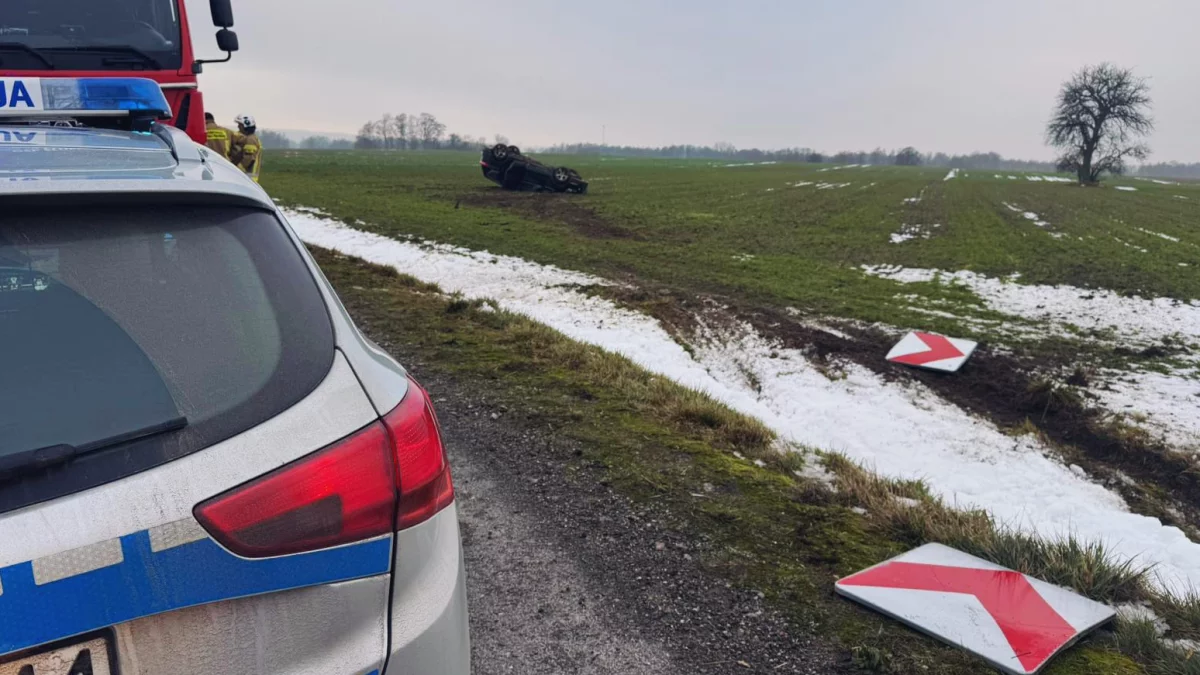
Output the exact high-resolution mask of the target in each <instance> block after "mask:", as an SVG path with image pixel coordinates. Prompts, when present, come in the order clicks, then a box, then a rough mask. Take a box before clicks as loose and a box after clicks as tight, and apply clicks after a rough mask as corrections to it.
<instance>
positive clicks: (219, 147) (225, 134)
mask: <svg viewBox="0 0 1200 675" xmlns="http://www.w3.org/2000/svg"><path fill="white" fill-rule="evenodd" d="M204 126H205V128H206V129H207V130H208V142H207V143H205V145H207V146H208V149H209V150H212V151H213V152H215V153H217V154H218V155H220V156H222V157H224V158H225V159H229V147H230V145H231V144H232V143H233V132H232V131H230V130H228V129H226V128H225V127H223V126H221V125H219V124H217V118H215V117H213V114H212V113H207V112H206V113H204Z"/></svg>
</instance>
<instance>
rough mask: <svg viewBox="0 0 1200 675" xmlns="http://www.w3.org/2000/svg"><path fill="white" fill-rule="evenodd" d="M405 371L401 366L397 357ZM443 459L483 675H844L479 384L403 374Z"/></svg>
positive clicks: (681, 538) (834, 656)
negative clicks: (433, 419)
mask: <svg viewBox="0 0 1200 675" xmlns="http://www.w3.org/2000/svg"><path fill="white" fill-rule="evenodd" d="M398 356H400V357H401V358H403V357H404V356H405V355H403V354H400V355H398ZM406 363H407V364H408V365H409V366H410V367H412V368H413V370H414V372H415V373H416V374H417V375H418V376H419V377H421V378H422V381H423V384H425V386H426V387H427V388H428V389H429V390H430V392H431V393H432V395H433V397H434V399H435V401H436V405H437V407H438V412H439V416H440V418H441V420H442V425H443V427H444V433H445V436H446V441H447V444H448V447H449V448H450V452H451V461H452V463H453V469H454V478H455V485H456V489H457V495H458V504H459V509H460V517H461V519H462V523H463V538H464V546H465V550H466V559H467V573H468V585H469V592H470V602H471V614H472V618H471V629H472V639H473V651H474V664H475V672H476V674H477V675H493V674H500V673H523V674H529V675H536V674H541V673H546V674H550V673H555V674H558V673H586V674H594V675H603V674H609V673H611V674H614V675H615V674H618V673H621V674H625V673H639V674H659V673H662V674H674V673H679V674H681V675H682V674H684V673H687V674H689V675H695V674H700V673H814V674H815V673H820V674H822V675H824V674H828V673H837V672H842V671H843V669H845V668H846V667H847V666H846V663H845V657H844V655H842V654H839V653H838V652H837V651H835V650H834V649H833V647H832V646H830V645H828V644H823V643H821V642H819V641H815V640H813V639H812V638H808V637H805V636H801V635H798V634H796V632H795V631H794V630H789V629H788V627H787V625H786V624H785V623H784V621H783V620H782V618H781V617H780V616H778V615H777V614H776V613H774V612H772V611H771V610H769V609H767V608H766V607H764V605H763V603H762V600H761V598H760V596H759V595H758V594H757V593H754V592H752V591H743V590H735V589H731V588H729V587H727V585H726V584H725V583H724V582H723V581H719V580H717V579H715V578H712V577H711V576H709V575H707V574H705V573H704V571H703V570H702V569H701V568H700V566H699V565H698V564H697V563H696V562H695V560H694V557H693V555H692V553H691V551H694V550H695V548H696V542H693V541H689V539H688V538H687V537H686V536H685V535H683V534H680V533H673V532H670V531H667V529H666V528H665V527H664V526H663V525H662V524H661V523H660V522H659V521H658V520H657V519H656V517H655V514H653V513H647V512H644V511H640V510H637V509H635V508H633V507H632V506H631V505H630V504H629V503H628V502H627V501H626V500H624V499H623V498H621V497H619V496H618V495H615V494H614V493H613V492H612V491H611V490H609V489H608V488H607V487H606V486H604V485H603V484H602V478H601V476H600V474H599V471H597V470H592V469H589V468H587V467H584V468H579V467H578V466H577V465H578V462H573V461H572V460H573V459H574V458H575V456H576V449H575V448H573V447H571V445H570V443H569V442H566V441H563V440H561V439H558V438H555V434H554V433H553V432H552V431H551V430H549V429H546V428H545V424H544V421H543V422H542V423H541V425H542V428H540V429H539V428H537V425H535V424H534V423H533V422H531V421H529V420H526V419H523V416H522V415H521V414H520V412H519V411H509V410H504V409H501V408H500V407H497V406H494V405H492V404H491V403H489V401H488V400H487V399H486V396H485V395H484V394H481V393H480V392H481V391H485V389H483V387H485V386H486V385H483V384H482V383H478V382H460V381H455V380H453V379H450V378H447V377H439V376H437V375H434V374H431V373H429V372H424V371H423V370H422V369H421V367H420V364H419V363H412V362H411V361H408V362H406Z"/></svg>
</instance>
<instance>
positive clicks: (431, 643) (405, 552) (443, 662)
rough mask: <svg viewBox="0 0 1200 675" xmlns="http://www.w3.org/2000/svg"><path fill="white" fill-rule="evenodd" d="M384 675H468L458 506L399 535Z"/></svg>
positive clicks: (469, 641) (468, 648)
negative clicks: (389, 634) (389, 650)
mask: <svg viewBox="0 0 1200 675" xmlns="http://www.w3.org/2000/svg"><path fill="white" fill-rule="evenodd" d="M392 569H393V570H395V572H394V578H393V586H392V619H391V656H390V658H389V659H388V665H387V669H386V670H385V671H384V675H469V674H470V672H471V639H470V631H469V627H468V622H467V586H466V568H465V566H464V564H463V555H462V543H461V541H460V540H459V533H458V508H457V505H455V504H452V505H451V506H449V507H447V508H445V509H443V510H442V511H441V512H440V513H438V514H437V515H436V516H434V517H433V518H430V519H429V520H427V521H425V522H424V523H421V524H420V525H418V526H416V527H413V528H410V529H407V530H405V531H403V532H401V533H399V534H398V535H396V552H395V560H394V561H393V566H392Z"/></svg>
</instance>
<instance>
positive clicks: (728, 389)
mask: <svg viewBox="0 0 1200 675" xmlns="http://www.w3.org/2000/svg"><path fill="white" fill-rule="evenodd" d="M287 217H288V219H289V221H290V222H291V224H292V227H293V228H294V229H295V230H296V232H297V233H298V234H299V235H300V237H301V238H302V239H303V240H304V241H306V242H308V243H310V244H314V245H317V246H322V247H325V248H330V249H334V250H337V251H339V252H341V253H344V254H347V255H353V256H357V257H361V258H364V259H366V260H368V261H370V262H374V263H377V264H383V265H390V266H393V267H395V268H396V269H397V270H399V271H401V272H403V273H406V274H410V275H412V276H415V277H417V278H419V279H421V280H423V281H426V282H431V283H435V284H438V285H439V286H441V288H442V289H443V290H445V291H447V292H459V293H462V294H463V295H465V296H466V297H469V298H490V299H492V300H495V301H496V302H498V303H499V305H500V306H501V307H503V308H504V309H506V310H509V311H513V312H517V313H520V314H524V315H527V316H529V317H531V318H533V319H535V320H537V321H540V322H542V323H545V324H547V325H549V326H551V327H553V328H555V329H557V330H559V331H562V332H563V333H564V334H566V335H568V336H570V337H572V338H574V339H576V340H580V341H583V342H587V343H590V344H594V345H598V346H600V347H603V348H605V349H608V350H611V351H613V352H616V353H620V354H623V355H625V356H627V357H629V358H630V359H632V360H633V361H635V362H637V363H638V364H640V365H641V366H642V367H644V368H646V369H648V370H650V371H652V372H655V373H657V374H660V375H662V376H666V377H670V378H672V379H673V380H675V381H677V382H679V383H680V384H683V385H685V386H688V387H692V388H695V389H698V390H701V391H705V392H707V393H709V394H710V395H712V396H713V397H715V398H717V399H719V400H721V401H722V402H724V403H726V404H728V405H730V406H731V407H733V408H735V409H737V410H740V411H742V412H744V413H746V414H749V415H753V416H755V417H758V418H759V419H761V420H763V421H764V422H766V423H767V424H768V425H770V426H771V427H772V428H774V429H775V430H776V431H777V432H779V433H780V434H781V435H782V436H783V437H785V438H787V439H790V440H793V441H796V442H799V443H803V444H805V445H808V446H811V447H817V448H823V449H827V450H837V451H840V452H843V453H846V454H847V455H848V456H850V457H851V458H853V459H855V460H857V461H859V462H861V463H863V464H864V465H866V466H868V467H871V468H873V469H874V470H876V471H879V472H880V473H882V474H884V475H888V476H895V477H903V478H921V479H924V480H926V481H928V483H929V484H930V486H931V487H932V489H933V490H934V491H935V492H936V493H937V494H939V495H940V496H942V497H944V498H945V499H947V500H948V501H949V502H950V503H952V504H956V505H958V506H960V507H970V506H974V507H979V508H984V509H987V510H989V511H990V512H992V513H993V514H994V515H995V516H996V517H997V518H999V519H1001V520H1002V521H1005V522H1007V523H1010V524H1012V525H1014V526H1018V527H1021V528H1023V529H1025V530H1026V531H1031V532H1037V533H1040V534H1043V535H1046V536H1058V535H1064V534H1066V533H1068V532H1071V533H1074V534H1076V535H1078V536H1081V537H1083V538H1086V539H1092V540H1095V539H1103V540H1105V541H1107V542H1109V544H1111V546H1112V547H1113V550H1114V551H1115V552H1117V553H1118V554H1120V555H1124V556H1127V557H1130V558H1133V559H1135V560H1137V561H1139V562H1143V563H1151V562H1152V563H1157V565H1158V567H1157V572H1158V574H1159V575H1160V579H1161V580H1162V582H1163V583H1164V584H1167V585H1171V586H1174V587H1177V586H1179V585H1180V584H1191V585H1193V586H1197V587H1200V545H1196V544H1194V543H1192V542H1191V541H1189V540H1188V539H1187V537H1185V536H1184V535H1183V533H1182V532H1180V531H1179V530H1178V529H1177V528H1174V527H1166V526H1163V525H1162V523H1160V522H1159V521H1158V520H1157V519H1155V518H1150V517H1146V516H1140V515H1137V514H1133V513H1130V512H1129V511H1128V508H1127V506H1126V505H1125V503H1124V502H1123V500H1122V499H1121V498H1120V497H1119V496H1117V495H1116V494H1114V493H1112V492H1109V491H1108V490H1106V489H1104V488H1103V487H1101V486H1099V485H1097V484H1095V483H1091V482H1089V481H1087V480H1086V479H1085V478H1083V477H1081V476H1080V475H1078V474H1077V473H1075V472H1072V471H1071V470H1070V469H1068V468H1067V467H1065V466H1063V465H1061V464H1059V463H1057V462H1055V461H1053V460H1051V459H1048V458H1047V456H1046V455H1047V454H1048V453H1047V452H1046V448H1044V447H1042V446H1041V445H1040V444H1039V442H1038V441H1037V440H1036V439H1035V438H1033V437H1031V436H1024V437H1012V436H1009V435H1007V434H1005V433H1002V432H1001V431H999V430H998V429H997V428H996V427H995V426H994V425H992V424H991V423H990V422H987V421H985V420H982V419H979V418H976V417H973V416H970V415H968V414H966V413H964V412H963V411H962V410H961V409H959V408H957V407H956V406H953V405H951V404H949V403H946V402H944V401H942V400H941V399H940V398H938V396H937V395H936V394H934V393H933V392H932V391H930V390H929V389H927V388H925V387H924V386H923V385H920V384H919V383H896V382H886V381H884V380H883V379H882V378H880V377H879V376H877V375H876V374H874V373H873V372H871V371H870V370H867V369H865V368H862V367H860V366H857V365H855V364H848V365H847V366H845V368H844V377H843V378H840V379H830V378H828V377H826V376H825V375H824V374H822V373H821V372H820V371H819V370H818V369H817V368H815V367H814V366H813V365H812V364H811V363H809V362H808V360H807V359H806V358H805V357H804V355H803V354H802V353H800V352H797V351H794V350H789V349H783V348H780V347H779V346H778V345H777V344H774V343H771V342H769V341H767V340H765V339H763V338H762V337H761V336H759V335H757V334H756V333H754V332H753V330H751V329H750V328H749V327H742V329H741V330H740V331H738V332H737V333H736V334H734V335H729V334H727V333H720V334H718V333H710V334H708V335H707V337H706V338H705V339H701V340H700V342H699V344H697V345H696V346H695V347H696V349H695V357H693V356H691V355H689V354H688V352H687V351H685V350H684V349H683V348H682V347H681V346H680V345H679V344H677V343H676V342H675V341H674V340H673V339H672V338H671V336H670V335H669V334H668V333H667V332H666V331H665V330H664V329H663V328H662V326H661V325H659V324H658V322H657V321H655V320H653V319H652V318H650V317H648V316H646V315H643V314H640V313H637V312H633V311H630V310H625V309H621V308H619V307H617V306H615V305H614V304H612V303H611V302H609V301H607V300H602V299H599V298H594V297H588V296H585V295H583V294H581V293H579V292H576V291H575V290H572V288H571V287H572V286H579V285H585V286H586V285H592V284H597V283H607V282H606V281H605V280H603V279H599V278H597V277H593V276H590V275H586V274H581V273H578V272H572V271H568V270H563V269H560V268H557V267H553V266H546V265H538V264H535V263H532V262H529V261H525V260H522V259H520V258H514V257H509V256H497V255H492V254H490V253H487V252H476V251H468V250H465V249H461V248H455V247H451V246H444V245H435V244H428V243H425V244H422V243H416V242H410V241H399V240H396V239H391V238H388V237H383V236H380V235H375V234H370V233H366V232H361V231H358V230H354V229H353V228H350V227H347V226H345V225H343V224H341V223H338V222H336V221H333V220H330V219H328V218H325V217H323V216H321V215H318V214H317V213H314V212H311V211H309V212H298V211H296V210H288V211H287ZM748 373H749V374H750V375H751V376H752V377H748V375H747V374H748ZM751 379H753V380H754V381H755V383H757V386H758V387H759V388H760V389H758V388H756V386H755V383H752V382H751Z"/></svg>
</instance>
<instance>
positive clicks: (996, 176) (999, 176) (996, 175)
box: [993, 174, 1004, 178]
mask: <svg viewBox="0 0 1200 675" xmlns="http://www.w3.org/2000/svg"><path fill="white" fill-rule="evenodd" d="M993 177H994V178H1003V177H1004V176H1001V175H1000V174H995V175H994V176H993Z"/></svg>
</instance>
